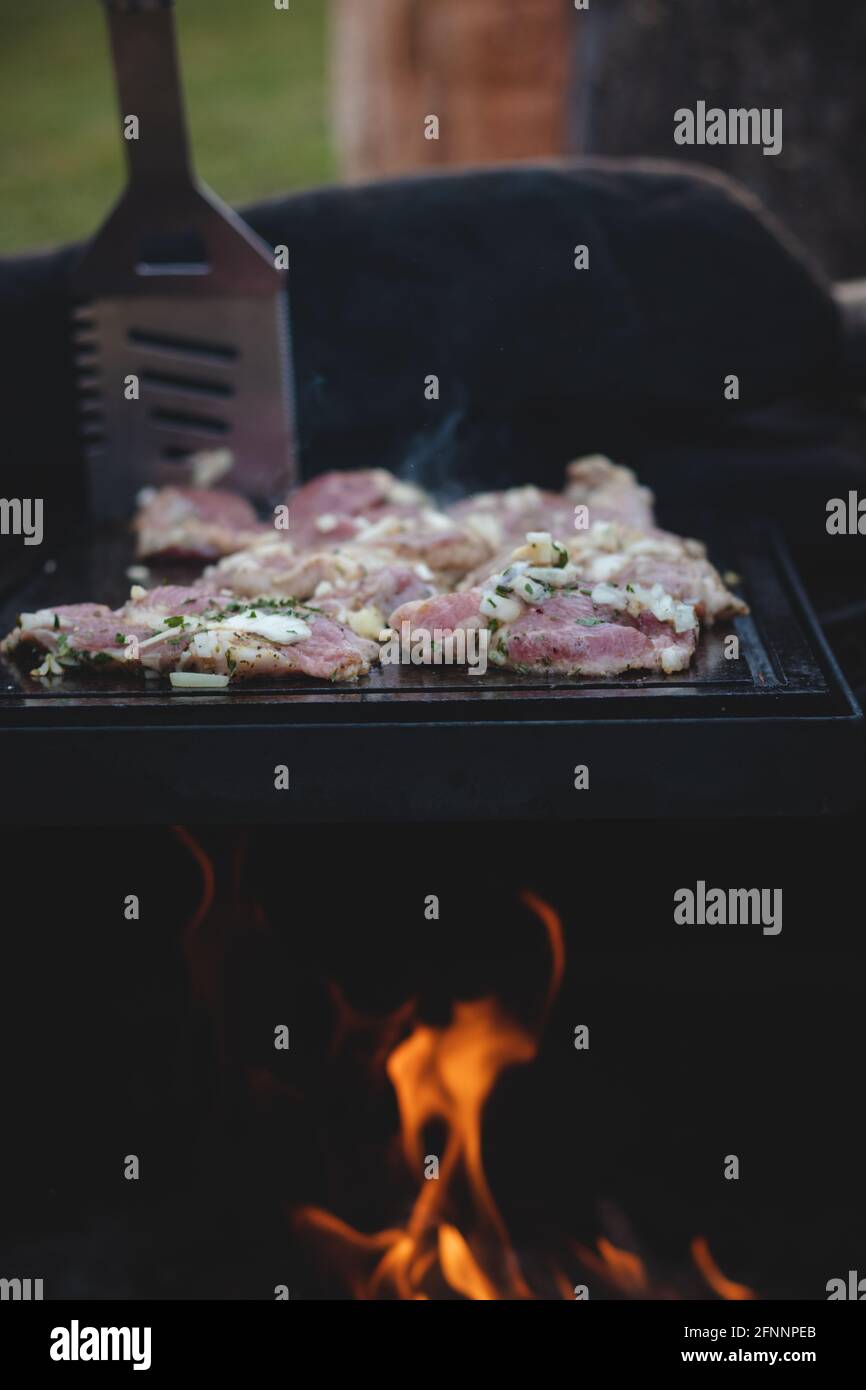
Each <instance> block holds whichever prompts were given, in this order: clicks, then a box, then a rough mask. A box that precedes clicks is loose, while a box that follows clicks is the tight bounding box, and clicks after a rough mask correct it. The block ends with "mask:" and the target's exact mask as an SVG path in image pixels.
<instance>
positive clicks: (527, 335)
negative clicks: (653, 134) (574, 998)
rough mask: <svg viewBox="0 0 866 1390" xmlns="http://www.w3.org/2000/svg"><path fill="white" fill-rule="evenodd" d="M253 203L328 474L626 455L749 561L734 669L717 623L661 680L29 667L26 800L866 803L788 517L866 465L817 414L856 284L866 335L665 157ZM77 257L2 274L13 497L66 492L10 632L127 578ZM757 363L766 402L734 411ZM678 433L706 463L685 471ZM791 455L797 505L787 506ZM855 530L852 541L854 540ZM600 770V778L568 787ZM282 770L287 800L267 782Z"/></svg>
mask: <svg viewBox="0 0 866 1390" xmlns="http://www.w3.org/2000/svg"><path fill="white" fill-rule="evenodd" d="M245 215H246V218H247V220H248V221H249V223H250V225H251V226H252V227H253V228H254V229H255V230H256V231H257V232H258V233H259V235H260V236H262V237H263V238H264V239H265V240H266V241H267V242H269V243H270V244H277V243H282V242H285V243H286V244H287V245H288V244H290V245H291V247H292V266H293V267H294V269H293V271H292V278H291V283H290V291H289V292H290V296H291V308H292V327H293V341H294V347H295V351H294V370H295V379H296V397H297V401H298V437H299V456H300V464H301V471H302V474H303V476H304V477H306V478H309V477H311V476H313V475H314V474H315V473H317V472H320V471H322V470H324V469H327V468H334V467H347V468H352V467H369V466H373V465H381V466H386V467H392V468H394V469H395V471H400V472H401V473H402V475H403V476H405V477H407V478H409V479H411V480H413V481H417V482H420V483H422V484H424V485H426V486H427V487H429V489H430V490H431V491H432V492H434V493H435V494H437V495H438V496H439V497H440V500H444V501H451V500H453V499H454V497H455V496H457V495H459V494H460V493H466V492H468V491H471V490H475V489H480V488H490V487H503V486H509V485H512V484H515V483H526V482H534V483H537V484H539V485H540V486H552V487H558V486H560V485H561V479H562V469H563V465H564V463H565V462H566V460H567V459H568V458H569V457H574V456H575V455H576V454H579V453H581V452H592V451H593V450H601V451H603V452H609V453H611V455H612V456H614V457H616V458H618V459H621V460H623V461H625V462H628V463H630V464H632V465H633V466H634V467H635V468H636V469H637V471H638V473H639V475H640V476H641V478H642V481H646V482H648V483H649V484H650V485H651V486H654V487H656V488H657V490H658V492H659V499H660V500H659V516H660V520H661V523H662V524H663V525H664V524H667V525H670V526H671V527H673V528H675V529H679V530H680V531H681V532H684V533H687V534H692V535H698V536H700V537H701V538H702V539H704V540H706V541H707V542H708V544H709V547H710V554H711V557H712V558H713V560H714V561H715V562H716V563H717V564H718V566H719V568H720V569H722V570H727V569H731V570H733V571H735V572H736V573H737V574H738V575H739V576H740V577H741V579H742V591H743V594H744V596H745V598H746V599H747V600H748V602H749V604H750V607H751V615H750V617H748V618H745V619H739V620H737V622H736V623H735V624H734V627H735V629H736V631H737V633H738V635H739V638H740V659H739V661H728V660H725V658H724V655H723V637H724V635H725V634H726V633H727V632H729V631H730V630H731V625H730V624H728V623H723V624H721V625H720V627H719V628H717V629H716V630H710V631H705V632H704V633H703V634H702V639H701V644H700V648H699V651H698V654H697V657H696V660H695V662H694V665H693V667H692V669H691V670H690V671H689V672H688V673H687V674H686V675H683V676H677V677H667V678H662V677H657V676H648V675H640V674H631V675H629V676H627V677H624V678H618V679H616V680H583V681H581V680H564V679H559V678H554V679H544V680H542V679H540V678H537V677H522V676H519V675H516V674H514V673H506V672H502V671H498V670H488V672H487V673H486V675H484V676H483V677H474V676H471V675H469V674H466V673H463V672H460V671H457V670H455V669H453V668H451V669H448V668H438V669H437V668H432V669H430V668H423V667H399V668H393V667H388V668H386V669H382V670H377V671H374V672H373V673H372V674H371V675H370V676H369V677H367V678H365V679H363V680H361V681H359V682H358V683H357V684H355V685H347V686H340V685H331V684H327V685H325V684H318V683H316V682H314V681H309V680H306V681H303V682H302V683H301V682H300V681H296V682H292V681H286V680H282V681H280V682H279V683H276V682H271V683H267V682H264V681H261V682H256V683H253V684H250V685H242V684H241V685H239V686H238V687H237V688H232V689H231V690H229V691H227V692H226V693H224V694H208V695H204V694H201V693H196V694H195V695H191V694H188V693H177V692H171V691H170V690H169V689H168V688H167V687H166V686H165V685H164V684H161V685H160V684H149V683H147V682H146V681H145V680H144V679H143V678H142V679H139V678H138V677H136V676H133V675H132V674H131V673H130V674H127V673H126V672H120V671H115V670H112V671H110V672H109V673H108V674H105V673H102V672H100V673H92V674H90V675H88V676H87V677H86V678H85V677H82V676H79V675H77V674H76V673H75V672H70V673H68V674H67V675H66V676H65V677H64V678H63V680H62V682H61V683H56V684H55V683H51V684H49V683H44V682H40V681H38V680H33V679H31V678H29V677H28V676H27V675H26V674H25V671H26V666H25V665H23V664H21V663H19V662H18V661H17V660H16V661H14V662H11V661H10V662H6V663H4V664H2V666H0V748H2V759H3V763H2V765H3V768H4V772H5V782H6V785H7V787H9V788H10V789H12V791H11V794H10V795H8V796H6V797H5V798H3V816H4V818H6V819H7V820H15V821H19V822H26V823H38V822H46V821H53V822H56V823H58V824H63V823H68V822H70V821H73V822H81V821H84V822H89V823H91V824H98V823H105V822H109V821H110V822H126V823H136V822H138V823H141V822H156V823H164V822H165V821H166V820H169V821H174V820H183V819H187V820H190V821H200V822H204V821H225V822H232V821H233V822H253V823H255V822H264V821H276V822H280V821H285V822H286V823H291V822H334V821H345V822H352V821H356V822H360V821H366V820H371V819H375V820H392V821H393V820H407V821H434V820H437V821H445V820H452V819H459V820H473V819H475V820H479V819H488V820H496V819H526V818H536V819H559V820H574V821H578V820H581V819H585V818H597V817H623V816H625V817H633V816H652V815H682V814H684V813H686V814H692V815H703V816H713V815H728V816H747V815H748V816H757V815H810V814H820V813H825V812H843V811H845V810H847V809H850V808H852V807H854V806H855V805H859V804H862V801H863V792H862V787H863V785H864V782H863V777H862V773H863V740H862V727H861V726H862V716H861V713H860V710H859V707H858V704H857V702H856V700H855V698H854V697H853V696H852V694H851V691H850V690H849V688H848V686H847V684H846V682H845V679H844V678H843V676H842V675H841V673H840V670H839V668H838V666H837V664H836V662H835V661H834V659H833V656H832V655H831V653H830V651H829V649H828V647H827V645H826V643H825V641H824V639H823V637H822V635H821V632H820V630H819V627H818V624H817V623H816V621H815V618H814V615H813V613H812V611H811V608H810V605H809V602H808V601H807V599H806V597H805V595H804V592H803V587H802V585H801V583H800V581H799V579H798V577H797V573H796V570H795V566H794V565H793V563H792V560H791V558H790V555H789V553H788V550H787V549H786V545H785V541H784V540H783V538H782V537H783V530H784V533H785V535H786V536H787V534H788V532H789V531H790V523H791V522H792V519H793V521H794V522H795V523H796V522H797V520H798V519H801V518H803V517H806V518H810V519H811V520H810V525H811V527H812V530H811V533H810V535H809V537H808V539H809V540H812V541H816V542H819V543H823V544H824V546H825V547H826V543H827V538H826V535H825V534H823V506H824V499H826V498H827V497H829V496H832V495H835V494H836V493H837V492H838V491H839V490H840V489H841V488H843V487H845V486H847V485H848V484H849V481H850V485H851V486H853V485H854V482H853V479H857V478H860V479H862V477H863V473H862V468H861V471H860V472H859V473H858V472H857V469H858V468H860V465H859V464H858V463H857V461H856V459H855V460H854V461H853V463H852V462H850V461H849V462H848V463H847V464H846V463H845V462H844V456H843V462H842V463H841V464H840V462H839V457H840V455H839V451H838V450H836V451H835V452H834V448H833V446H832V443H831V442H830V441H832V440H833V438H834V435H833V431H832V430H830V431H825V429H824V423H823V419H824V417H823V416H822V415H821V410H824V411H825V414H826V415H827V416H828V417H829V416H830V415H831V414H832V413H833V411H835V410H836V409H837V407H838V405H839V403H840V401H841V400H843V399H844V398H845V397H846V396H847V397H848V398H850V397H851V396H852V394H853V393H855V392H856V390H857V389H858V384H859V383H862V381H863V379H864V362H863V342H864V315H863V304H864V302H866V296H864V295H863V293H862V290H861V293H860V294H859V296H858V295H854V296H853V299H852V300H851V302H850V303H849V304H846V314H847V315H848V316H849V321H850V322H851V323H853V324H854V325H855V326H854V329H853V331H852V332H851V333H849V335H848V339H847V341H843V334H842V333H841V331H840V325H841V319H840V316H839V314H838V311H837V308H836V306H835V305H834V304H833V300H832V296H831V295H830V294H829V293H828V290H827V286H826V285H824V284H823V283H822V282H821V280H820V277H819V276H818V275H817V274H815V273H814V272H813V271H812V270H811V269H810V268H809V267H808V266H806V265H805V264H804V262H803V261H802V258H801V257H800V255H799V253H798V252H797V251H796V248H792V247H791V246H790V245H789V244H788V243H787V242H785V241H784V240H783V239H782V238H780V237H779V236H778V234H777V232H776V231H775V230H774V229H773V228H772V227H770V226H768V225H765V224H764V222H763V221H762V219H761V218H760V216H759V215H758V216H756V213H755V209H754V207H752V206H751V205H749V204H748V203H747V202H746V201H745V200H743V199H741V198H740V197H739V195H738V193H737V191H736V189H734V188H732V187H731V186H729V185H726V184H724V183H720V182H719V181H718V180H715V179H709V180H708V179H705V178H704V177H703V176H701V175H699V174H696V173H695V171H691V170H686V171H684V170H680V169H677V170H674V169H671V168H670V167H664V166H645V165H642V164H640V163H637V164H635V165H627V164H623V165H617V164H605V163H604V162H601V163H593V162H589V163H587V164H584V165H581V166H576V167H574V168H571V167H565V166H543V167H526V168H521V169H512V170H508V169H505V170H495V171H486V172H481V173H478V174H467V175H456V176H442V177H437V178H425V179H421V178H419V179H409V180H398V181H395V182H393V183H390V184H383V185H378V186H375V187H372V188H362V189H358V190H353V189H343V190H341V189H336V190H320V191H314V192H311V193H307V194H301V195H296V196H295V197H293V198H290V199H288V200H285V201H284V202H281V203H273V204H269V205H265V206H263V207H260V208H258V209H251V210H249V211H248V212H247V213H246V214H245ZM504 228H506V229H507V234H504V232H503V229H504ZM577 241H587V242H590V241H591V242H592V244H593V246H594V248H595V250H594V253H593V254H594V262H593V265H594V269H593V272H592V274H591V275H589V276H581V275H578V274H576V272H575V271H574V268H573V265H572V260H571V257H570V256H569V255H564V254H563V248H565V249H566V250H567V249H568V248H569V247H571V246H572V245H573V244H574V243H575V242H577ZM77 255H78V253H77V251H76V250H75V249H74V248H67V249H66V250H62V251H60V252H58V253H56V254H54V255H52V256H49V257H32V258H29V259H27V258H25V259H24V260H22V261H20V262H9V263H7V264H6V266H5V267H4V266H2V265H0V299H2V300H3V302H4V303H5V304H6V305H7V307H8V311H9V312H8V314H7V317H6V324H7V330H6V331H7V332H8V333H9V334H10V335H12V337H13V338H14V341H15V348H16V351H15V353H14V355H13V356H12V358H11V359H10V364H9V370H8V373H7V377H6V380H5V382H4V385H5V388H6V390H5V399H4V401H3V419H4V425H5V426H6V428H7V430H8V433H9V449H8V455H7V464H6V469H5V479H4V487H3V491H4V493H5V495H7V496H14V495H19V496H25V497H26V496H44V497H45V498H46V499H47V502H46V540H45V544H44V545H43V546H42V547H40V548H38V553H37V550H36V549H28V548H27V547H25V546H23V545H22V544H21V543H20V542H19V543H17V544H13V545H11V546H10V545H9V544H8V542H7V543H6V550H7V558H6V559H4V560H3V561H2V562H0V565H2V567H0V626H2V628H3V630H4V631H8V630H9V628H11V626H12V625H13V624H14V620H15V617H16V615H17V613H19V612H21V611H22V610H27V611H33V610H34V609H37V608H40V607H44V606H51V605H59V604H62V603H73V602H83V601H88V600H89V601H95V602H104V603H109V604H113V605H119V604H120V603H122V602H123V601H124V600H125V599H126V597H127V596H128V591H129V579H128V577H127V569H128V567H129V566H130V565H131V563H132V562H133V558H134V557H133V554H132V545H131V537H130V534H129V532H128V530H127V529H126V528H125V527H124V526H123V525H120V526H118V527H117V528H115V529H112V528H111V527H110V526H109V527H108V528H107V529H106V528H104V527H103V528H102V529H99V528H97V527H96V525H95V522H94V521H93V519H92V518H88V517H87V515H86V514H85V513H84V512H83V511H82V510H81V507H80V497H81V478H82V475H83V471H84V467H83V454H82V451H81V447H80V445H78V444H76V442H75V438H74V429H75V422H76V399H75V391H74V377H73V372H72V359H71V354H70V350H69V340H68V313H69V309H70V306H71V304H72V300H73V294H72V290H71V285H70V276H71V273H72V272H73V270H74V266H75V264H76V262H77ZM678 287H679V288H678ZM858 306H859V307H858ZM698 343H699V344H700V351H696V350H695V344H698ZM734 364H736V365H737V366H738V367H739V370H740V372H741V375H742V381H743V384H744V393H745V394H746V395H747V397H748V399H747V400H746V401H745V402H744V403H743V404H742V405H736V404H732V403H727V402H726V403H724V404H722V405H720V399H721V383H722V382H723V380H724V377H725V373H726V372H728V371H730V370H731V369H732V366H733V365H734ZM434 368H435V369H437V370H438V371H439V372H440V373H441V374H442V387H443V398H442V400H441V402H438V403H436V405H435V406H432V407H431V404H430V403H429V402H426V401H425V400H424V396H423V391H422V390H421V389H420V387H419V383H421V384H422V385H423V381H424V378H425V375H426V373H427V372H429V371H430V370H433V369H434ZM46 374H48V375H49V376H50V377H51V380H52V382H54V383H55V398H54V403H53V405H52V408H51V409H50V410H48V409H46V408H45V401H44V391H45V386H44V382H45V377H46ZM810 401H811V402H812V405H813V406H815V405H816V403H817V413H816V415H815V418H817V419H818V421H819V425H818V427H817V429H815V428H813V426H812V425H811V424H810V423H809V419H810V418H811V417H810V416H809V410H810V408H811V407H810V406H809V404H808V403H809V402H810ZM789 402H795V403H796V404H795V406H794V409H793V412H790V413H786V412H788V405H787V403H789ZM821 402H824V403H825V404H824V405H822V404H821ZM804 407H805V409H804ZM762 412H763V414H762ZM780 412H781V414H780ZM804 420H806V423H805V424H804V423H803V421H804ZM780 422H781V423H780ZM762 431H763V435H762ZM825 439H826V440H827V441H828V447H826V448H825V444H824V441H825ZM666 441H667V442H666ZM648 447H649V451H650V458H649V463H650V466H649V467H647V469H646V470H645V469H644V456H645V455H646V453H647V448H648ZM653 449H654V450H655V460H654V461H653V459H652V457H651V455H652V450H653ZM750 449H751V450H752V455H751V456H750V453H749V451H750ZM804 449H805V453H806V455H809V451H810V450H811V455H809V456H808V457H807V459H806V463H805V465H804V463H803V457H802V455H803V452H804ZM762 450H763V453H762ZM798 451H799V453H798ZM677 453H678V454H679V457H680V459H681V460H682V459H683V457H685V465H686V466H685V468H684V469H681V471H680V473H679V476H678V479H676V480H675V477H674V473H673V467H674V464H673V462H672V460H673V459H674V458H675V456H676V455H677ZM849 460H850V456H849ZM797 469H799V473H800V479H801V490H800V493H799V494H798V496H799V499H800V501H799V503H798V502H797V498H796V497H795V498H794V500H793V501H789V502H788V503H786V500H785V499H786V498H787V495H788V488H787V483H788V481H789V479H790V478H791V477H793V476H794V475H795V474H796V472H797ZM737 470H739V472H737ZM804 475H805V476H808V479H809V483H808V486H809V487H810V488H811V489H812V492H811V494H810V496H809V499H808V502H807V503H806V504H805V505H804V502H803V498H804V497H805V493H804V491H803V488H802V478H803V476H804ZM735 476H736V477H737V483H736V498H737V505H736V506H734V505H733V501H732V498H730V497H729V495H728V493H729V491H730V489H731V486H732V484H731V479H732V478H734V477H735ZM762 487H763V492H762ZM77 503H78V504H79V505H78V506H77V509H76V504H77ZM672 503H673V504H675V505H672ZM762 518H763V519H762ZM749 519H750V520H749ZM775 521H782V522H784V523H785V526H784V528H781V529H780V528H777V526H776V525H775ZM74 525H77V526H78V530H77V532H73V526H74ZM795 529H796V527H795ZM807 529H808V528H807ZM822 536H823V541H822ZM843 544H847V542H843V541H839V542H832V543H831V545H837V549H836V550H835V551H834V552H833V554H834V555H837V554H840V553H841V552H840V551H839V550H838V546H840V545H843ZM852 544H853V545H855V546H856V545H858V544H859V542H858V541H857V540H855V541H853V542H852ZM858 553H859V552H858ZM45 555H49V556H50V557H51V561H50V562H49V563H48V564H46V562H45V559H44V557H45ZM151 574H152V579H153V581H154V582H155V581H157V580H160V579H162V580H172V581H174V582H184V581H185V580H188V579H189V578H190V577H191V573H190V572H189V571H186V572H184V571H183V570H182V569H179V568H177V567H174V568H171V569H167V568H163V570H162V571H160V568H159V567H158V566H152V567H151ZM149 582H150V581H149ZM846 594H847V590H844V589H843V592H842V599H841V604H842V607H843V608H844V606H845V602H846ZM837 606H838V605H837ZM25 660H26V658H25ZM27 664H28V665H31V666H32V665H33V664H34V663H33V662H32V661H31V662H29V663H27ZM584 765H585V766H586V767H587V768H588V770H589V787H588V789H586V790H576V789H575V768H576V767H578V766H584ZM281 766H285V767H287V768H288V770H289V784H290V785H289V788H288V789H287V790H277V789H276V786H275V775H276V774H275V769H276V768H277V767H281Z"/></svg>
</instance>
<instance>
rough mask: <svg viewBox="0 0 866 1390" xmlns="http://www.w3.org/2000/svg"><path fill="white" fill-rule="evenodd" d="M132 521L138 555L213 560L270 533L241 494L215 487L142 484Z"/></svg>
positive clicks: (268, 526) (268, 528)
mask: <svg viewBox="0 0 866 1390" xmlns="http://www.w3.org/2000/svg"><path fill="white" fill-rule="evenodd" d="M132 526H133V530H134V531H135V532H136V533H137V536H138V544H137V550H138V554H139V556H140V557H141V558H142V559H143V558H145V557H147V556H154V555H162V556H165V557H167V558H172V559H199V560H215V559H217V558H218V557H219V556H220V555H231V554H233V552H234V551H236V550H243V549H244V547H245V546H248V545H252V544H253V543H254V542H255V541H256V540H257V539H259V538H260V537H261V536H263V535H273V526H270V525H265V524H264V523H262V522H260V521H259V519H258V517H257V516H256V514H255V512H254V511H253V509H252V507H251V506H250V504H249V502H248V501H247V500H246V498H245V497H240V496H238V495H237V493H234V492H223V491H221V490H219V489H217V488H213V489H209V488H194V487H161V488H145V489H144V490H143V491H142V492H141V494H140V495H139V509H138V511H137V513H136V515H135V517H134V519H133V523H132Z"/></svg>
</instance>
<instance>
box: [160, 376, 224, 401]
mask: <svg viewBox="0 0 866 1390" xmlns="http://www.w3.org/2000/svg"><path fill="white" fill-rule="evenodd" d="M141 380H142V382H143V383H144V384H145V385H146V386H158V387H161V388H163V389H164V390H167V391H183V392H185V393H187V394H189V393H190V392H192V393H194V394H195V395H199V396H220V397H225V396H233V395H234V393H235V390H234V387H233V386H232V384H231V382H229V381H203V380H202V378H201V377H191V376H180V375H177V374H175V373H174V372H142V373H141Z"/></svg>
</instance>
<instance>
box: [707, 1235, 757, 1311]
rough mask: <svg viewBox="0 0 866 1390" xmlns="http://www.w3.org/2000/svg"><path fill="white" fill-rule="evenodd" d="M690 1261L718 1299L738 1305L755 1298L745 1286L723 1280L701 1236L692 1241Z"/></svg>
mask: <svg viewBox="0 0 866 1390" xmlns="http://www.w3.org/2000/svg"><path fill="white" fill-rule="evenodd" d="M692 1259H693V1260H694V1262H695V1264H696V1265H697V1267H698V1269H699V1270H700V1272H701V1274H702V1275H703V1276H704V1278H705V1279H706V1281H707V1283H708V1284H709V1286H710V1288H711V1289H712V1290H713V1291H714V1293H717V1294H718V1295H719V1298H724V1299H728V1300H729V1301H730V1302H735V1303H738V1302H740V1301H742V1300H743V1299H748V1298H755V1297H756V1295H755V1294H754V1293H753V1292H752V1290H751V1289H749V1288H747V1287H746V1285H745V1284H735V1283H734V1282H733V1280H732V1279H726V1278H725V1276H724V1274H722V1272H721V1270H720V1269H719V1267H718V1265H717V1264H716V1262H715V1260H714V1259H713V1257H712V1255H711V1254H710V1247H709V1245H708V1244H707V1242H706V1240H705V1239H704V1237H703V1236H695V1238H694V1240H693V1241H692Z"/></svg>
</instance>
